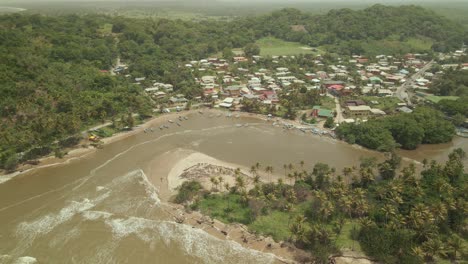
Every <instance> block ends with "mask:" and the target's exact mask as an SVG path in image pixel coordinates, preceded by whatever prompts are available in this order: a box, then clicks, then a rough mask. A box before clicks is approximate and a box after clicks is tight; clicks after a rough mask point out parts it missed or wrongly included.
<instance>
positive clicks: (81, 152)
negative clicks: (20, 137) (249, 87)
mask: <svg viewBox="0 0 468 264" xmlns="http://www.w3.org/2000/svg"><path fill="white" fill-rule="evenodd" d="M199 111H203V112H204V113H212V114H213V113H214V114H220V113H221V114H224V113H231V114H234V112H231V111H223V110H220V109H209V108H206V109H205V108H202V109H192V110H188V111H181V112H171V113H167V114H162V115H158V116H155V117H152V118H150V119H148V120H147V121H146V122H144V123H142V124H140V125H138V126H135V127H134V128H133V129H132V130H131V131H122V132H118V133H116V134H114V135H112V136H110V137H106V138H102V139H101V142H102V145H103V146H105V145H108V144H111V143H113V142H116V141H119V140H122V139H125V138H127V137H130V136H132V135H135V134H137V133H139V132H141V131H142V130H144V129H145V128H149V127H151V126H152V125H154V124H155V123H158V122H161V123H162V122H166V121H168V120H169V119H170V118H174V117H175V116H186V115H189V114H193V113H198V112H199ZM235 114H236V115H239V116H240V117H249V118H257V119H259V120H263V121H266V122H269V123H270V122H271V123H273V122H282V123H283V124H292V125H294V126H296V127H301V126H304V125H303V124H301V123H300V122H299V121H296V120H286V119H283V118H281V117H272V118H268V117H266V116H265V115H262V114H256V113H248V112H235ZM291 131H298V129H291ZM308 134H310V135H312V136H313V137H314V138H316V139H320V140H330V141H332V142H333V143H338V144H344V145H347V146H350V147H352V148H354V149H359V150H364V151H366V152H368V153H377V154H379V155H382V156H383V155H385V154H384V153H383V152H378V151H376V150H371V149H368V148H365V147H362V146H360V145H357V144H349V143H347V142H345V141H342V140H339V139H334V138H331V137H327V136H325V137H324V136H321V135H316V134H313V133H308ZM452 142H453V141H452ZM65 150H66V151H67V154H66V155H65V156H64V157H63V158H56V157H54V156H53V155H52V154H50V155H48V156H45V157H42V158H39V159H37V161H39V163H38V164H35V165H33V164H27V163H23V164H20V165H19V166H18V168H17V169H16V170H15V171H13V172H9V173H7V172H6V171H5V170H0V184H2V183H4V182H6V181H9V180H11V179H13V178H14V177H16V176H19V175H22V174H26V173H28V172H31V171H34V170H36V169H41V168H46V167H52V166H60V165H64V164H67V163H69V162H71V161H73V160H76V159H81V158H84V157H86V156H87V155H89V154H92V153H94V152H95V151H96V150H97V148H95V147H91V146H90V147H87V148H84V147H82V146H80V145H77V146H75V147H71V148H68V149H65ZM403 151H404V150H403ZM403 153H404V152H403ZM402 158H403V160H405V161H407V162H412V163H414V164H416V165H421V162H420V161H418V160H416V159H414V158H410V157H406V156H402Z"/></svg>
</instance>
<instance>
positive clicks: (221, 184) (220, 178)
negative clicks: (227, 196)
mask: <svg viewBox="0 0 468 264" xmlns="http://www.w3.org/2000/svg"><path fill="white" fill-rule="evenodd" d="M223 182H224V178H223V176H219V177H218V184H219V185H220V186H221V188H222V187H223Z"/></svg>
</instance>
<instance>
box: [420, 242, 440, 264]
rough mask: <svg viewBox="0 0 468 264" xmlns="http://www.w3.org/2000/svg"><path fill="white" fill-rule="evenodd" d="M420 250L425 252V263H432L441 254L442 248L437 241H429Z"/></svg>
mask: <svg viewBox="0 0 468 264" xmlns="http://www.w3.org/2000/svg"><path fill="white" fill-rule="evenodd" d="M422 249H423V251H424V252H425V257H426V261H427V262H433V261H434V260H435V257H437V255H438V254H439V253H441V251H442V249H443V246H442V242H441V241H440V240H439V239H429V240H427V241H426V242H424V243H423V244H422Z"/></svg>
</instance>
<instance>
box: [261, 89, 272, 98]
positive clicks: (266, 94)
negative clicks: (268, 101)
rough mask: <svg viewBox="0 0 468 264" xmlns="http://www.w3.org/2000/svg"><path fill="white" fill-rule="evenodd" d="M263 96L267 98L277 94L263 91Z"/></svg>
mask: <svg viewBox="0 0 468 264" xmlns="http://www.w3.org/2000/svg"><path fill="white" fill-rule="evenodd" d="M262 94H263V95H264V96H266V97H268V96H271V95H274V94H275V91H268V90H267V91H263V92H262Z"/></svg>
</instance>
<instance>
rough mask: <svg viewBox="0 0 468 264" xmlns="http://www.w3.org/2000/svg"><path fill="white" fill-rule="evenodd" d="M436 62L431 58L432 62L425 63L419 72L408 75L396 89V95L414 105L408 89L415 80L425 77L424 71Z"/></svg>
mask: <svg viewBox="0 0 468 264" xmlns="http://www.w3.org/2000/svg"><path fill="white" fill-rule="evenodd" d="M433 64H434V60H431V61H430V62H428V63H427V64H426V65H424V67H422V68H421V69H420V70H419V71H418V72H416V73H415V74H413V75H412V76H411V77H408V78H407V79H406V81H405V82H404V83H403V84H402V85H401V86H400V87H398V88H397V90H396V96H397V97H398V98H399V99H400V100H401V101H403V102H405V103H407V104H408V105H412V103H411V98H410V96H409V94H408V92H407V91H406V90H407V89H408V88H409V87H411V86H412V85H413V84H414V82H415V81H416V80H417V79H419V78H421V77H423V76H424V73H425V72H426V71H427V70H429V69H430V68H431V67H432V65H433Z"/></svg>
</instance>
